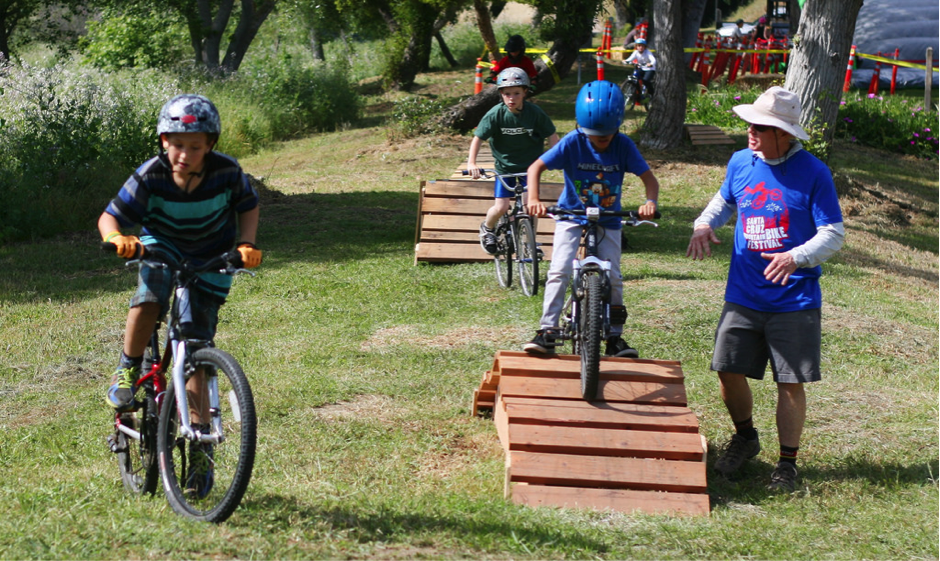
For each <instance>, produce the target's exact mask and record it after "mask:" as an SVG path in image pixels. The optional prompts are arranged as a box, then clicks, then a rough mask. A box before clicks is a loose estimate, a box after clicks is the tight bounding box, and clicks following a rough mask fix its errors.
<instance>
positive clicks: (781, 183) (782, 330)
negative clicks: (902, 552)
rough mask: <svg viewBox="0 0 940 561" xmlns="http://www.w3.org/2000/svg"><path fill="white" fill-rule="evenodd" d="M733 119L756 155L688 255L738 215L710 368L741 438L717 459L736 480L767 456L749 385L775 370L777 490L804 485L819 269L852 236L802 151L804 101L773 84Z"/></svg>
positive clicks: (825, 171)
mask: <svg viewBox="0 0 940 561" xmlns="http://www.w3.org/2000/svg"><path fill="white" fill-rule="evenodd" d="M734 112H735V113H737V115H738V116H739V117H741V118H742V119H743V120H745V121H746V122H747V123H748V129H747V148H746V149H744V150H740V151H738V152H736V153H735V154H734V155H733V156H732V157H731V160H730V161H729V162H728V169H727V174H726V176H725V180H724V183H722V185H721V189H720V190H719V191H718V193H717V194H715V196H714V198H712V200H711V202H710V203H709V204H708V206H707V207H706V208H705V210H704V211H703V212H702V214H701V215H700V216H699V217H698V218H697V219H696V220H695V224H694V230H693V233H692V238H691V240H690V241H689V248H688V251H687V252H686V255H687V256H688V257H691V258H692V259H704V258H705V257H706V256H710V255H711V244H717V243H720V242H719V240H718V238H717V237H716V236H715V233H714V229H715V228H718V227H720V226H721V225H723V224H724V223H725V222H727V221H728V219H729V218H730V217H731V216H732V215H733V214H734V213H735V212H737V215H738V219H737V222H736V224H735V231H734V249H733V251H732V254H731V265H730V267H729V271H728V283H727V286H726V289H725V304H724V308H723V310H722V313H721V319H720V320H719V322H718V328H717V330H716V332H715V349H714V354H713V356H712V363H711V368H712V370H714V371H717V372H718V378H719V381H720V385H721V397H722V400H723V401H724V403H725V406H726V407H727V408H728V413H730V415H731V420H732V421H733V422H734V426H735V434H734V435H733V436H732V437H731V440H730V442H729V443H728V445H727V446H726V448H725V449H724V451H723V452H722V454H721V455H720V456H719V458H718V460H717V461H716V462H715V470H716V471H717V472H718V473H719V474H721V475H723V476H725V477H729V476H731V475H732V474H734V473H735V472H737V471H738V469H739V468H741V466H742V465H744V463H745V462H746V461H747V460H748V459H750V458H753V457H754V456H757V454H758V453H759V452H760V450H761V447H760V442H759V440H758V437H757V430H756V429H755V428H754V424H753V419H752V411H753V406H754V400H753V396H752V394H751V390H750V386H749V382H748V379H753V380H761V379H763V377H764V372H765V369H766V367H767V364H768V363H769V364H770V367H771V371H772V372H773V378H774V381H775V382H776V383H777V390H778V397H777V411H776V420H777V433H778V438H779V443H780V456H779V459H778V461H777V464H776V467H775V468H774V471H773V473H772V474H771V479H770V486H769V487H770V488H771V489H773V490H784V491H792V490H794V489H795V488H796V477H797V470H796V457H797V450H798V449H799V446H800V436H801V435H802V432H803V424H804V421H805V419H806V394H805V391H804V384H805V383H808V382H816V381H819V380H820V379H821V374H820V354H821V353H820V346H821V344H820V341H821V325H820V309H821V307H822V294H821V291H820V287H819V277H820V275H821V274H822V270H821V267H820V265H821V264H822V263H823V262H824V261H826V260H827V259H828V258H829V257H831V256H832V255H833V254H834V253H835V252H836V251H838V250H839V248H841V247H842V242H843V239H844V237H845V229H844V228H843V225H842V211H841V209H840V208H839V200H838V197H837V195H836V190H835V185H834V183H833V181H832V174H831V173H830V171H829V168H828V167H827V166H826V164H824V163H823V162H821V161H820V160H819V159H817V158H816V157H815V156H813V155H812V154H810V153H809V152H807V151H806V150H804V149H803V146H802V144H800V142H799V141H800V140H806V139H808V138H809V136H808V135H807V134H806V131H804V130H803V128H802V127H800V125H799V120H800V100H799V98H798V97H797V96H796V95H795V94H793V93H792V92H789V91H787V90H785V89H783V88H781V87H778V86H774V87H772V88H770V89H768V90H767V91H766V92H764V93H763V94H761V96H760V97H758V98H757V101H755V102H754V104H753V105H738V106H736V107H734Z"/></svg>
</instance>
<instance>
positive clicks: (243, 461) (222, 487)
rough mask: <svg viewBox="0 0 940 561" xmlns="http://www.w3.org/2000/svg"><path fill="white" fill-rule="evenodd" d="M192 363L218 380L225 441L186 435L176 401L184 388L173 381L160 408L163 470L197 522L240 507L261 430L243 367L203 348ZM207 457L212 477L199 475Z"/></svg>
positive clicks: (166, 483)
mask: <svg viewBox="0 0 940 561" xmlns="http://www.w3.org/2000/svg"><path fill="white" fill-rule="evenodd" d="M192 363H193V366H194V367H195V368H197V369H200V368H201V369H203V370H204V371H205V374H206V379H207V380H208V379H209V378H210V377H211V376H216V377H217V379H218V384H219V411H218V413H217V414H218V415H219V416H220V417H221V421H222V432H223V435H224V437H225V439H224V440H223V441H222V442H219V443H218V444H214V445H211V447H207V445H206V444H197V443H193V442H190V441H189V439H187V438H186V437H184V436H183V435H182V434H181V433H180V419H179V413H178V408H177V405H176V392H177V391H179V388H175V387H174V385H173V384H170V386H169V387H168V388H167V392H166V398H165V399H164V402H163V409H162V411H161V412H160V430H159V438H158V446H159V450H160V474H161V475H162V477H163V489H164V491H165V492H166V497H167V500H168V501H169V503H170V506H171V507H173V510H174V511H176V512H177V513H179V514H181V515H183V516H186V517H188V518H193V519H196V520H201V521H206V522H222V521H223V520H225V519H227V518H228V517H229V516H231V514H232V512H234V511H235V509H236V508H237V507H238V504H239V503H240V502H241V499H242V497H243V496H244V494H245V490H246V489H247V488H248V482H249V480H250V479H251V472H252V468H253V467H254V460H255V443H256V434H257V419H256V417H255V405H254V398H253V397H252V394H251V388H250V386H249V385H248V379H247V378H246V377H245V374H244V372H243V371H242V369H241V366H239V364H238V362H237V361H236V360H235V359H234V358H233V357H232V356H231V355H229V354H228V353H226V352H224V351H222V350H219V349H216V348H211V347H210V348H204V349H199V350H197V351H196V352H194V353H193V354H192ZM183 391H185V388H183ZM213 414H216V413H215V412H213ZM206 461H208V463H209V465H210V466H211V468H210V472H209V473H210V475H209V476H208V478H205V477H202V475H201V473H199V472H196V473H194V472H195V471H196V468H197V467H198V466H199V464H201V463H203V462H206Z"/></svg>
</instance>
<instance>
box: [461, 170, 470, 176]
mask: <svg viewBox="0 0 940 561" xmlns="http://www.w3.org/2000/svg"><path fill="white" fill-rule="evenodd" d="M460 175H470V170H468V169H464V170H460Z"/></svg>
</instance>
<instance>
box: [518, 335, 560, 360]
mask: <svg viewBox="0 0 940 561" xmlns="http://www.w3.org/2000/svg"><path fill="white" fill-rule="evenodd" d="M556 344H557V343H556V342H555V337H554V336H552V335H549V334H548V333H545V330H544V329H539V330H538V331H536V332H535V339H532V340H531V341H529V342H528V343H526V344H525V345H524V346H523V347H522V350H524V351H525V352H527V353H536V354H543V355H552V354H555V345H556Z"/></svg>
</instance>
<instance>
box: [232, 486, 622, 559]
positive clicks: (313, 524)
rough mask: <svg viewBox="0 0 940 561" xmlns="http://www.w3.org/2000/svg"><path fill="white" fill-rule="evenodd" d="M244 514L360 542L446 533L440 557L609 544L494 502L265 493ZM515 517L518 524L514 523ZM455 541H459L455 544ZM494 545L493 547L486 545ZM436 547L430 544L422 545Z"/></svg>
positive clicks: (243, 521) (242, 520) (248, 520)
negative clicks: (437, 503) (443, 509)
mask: <svg viewBox="0 0 940 561" xmlns="http://www.w3.org/2000/svg"><path fill="white" fill-rule="evenodd" d="M242 507H243V508H246V509H247V510H250V511H253V512H257V513H264V514H263V515H262V516H264V518H265V521H266V523H267V525H268V527H271V526H272V525H273V526H283V528H285V529H287V528H290V529H291V530H292V531H296V530H297V529H298V527H297V526H298V520H300V521H305V522H301V528H300V529H301V530H303V529H304V528H303V527H304V526H307V528H308V529H309V531H310V532H311V533H313V532H316V533H320V532H322V531H324V529H323V528H322V525H323V524H327V525H329V527H330V529H331V530H333V531H348V532H349V536H350V538H351V539H354V540H356V541H357V542H359V543H362V544H369V543H372V544H382V543H403V544H408V543H409V541H412V540H420V541H421V543H424V544H428V543H431V544H433V543H435V541H438V540H436V539H435V537H434V536H429V535H428V534H429V533H434V532H439V533H441V534H445V535H446V536H442V537H441V539H440V540H439V542H440V543H441V544H443V545H442V546H441V550H442V551H441V553H446V551H448V550H450V549H453V548H459V549H463V548H466V547H468V546H469V547H474V548H477V549H479V550H483V551H486V550H489V549H492V548H494V547H496V544H499V547H500V550H503V551H505V550H506V547H505V546H506V544H512V543H517V544H519V549H520V550H523V549H525V550H531V549H536V548H541V547H553V546H554V547H557V544H564V548H565V549H566V550H569V551H571V550H574V551H590V552H599V553H603V552H605V551H607V550H608V545H607V544H605V543H604V542H602V541H598V540H595V539H591V538H589V537H587V536H585V535H584V534H583V533H581V532H579V531H577V530H576V529H572V528H571V527H570V526H569V525H565V526H564V527H562V525H561V524H559V525H558V527H546V526H540V525H538V524H533V523H532V521H531V518H530V517H525V519H524V520H523V519H522V516H523V515H522V514H514V511H513V509H515V508H516V507H513V506H511V505H509V504H506V505H505V508H502V507H500V508H498V510H497V511H493V505H492V503H480V504H479V505H477V506H474V505H473V504H469V503H468V504H467V505H466V509H465V510H461V511H459V512H457V511H454V512H453V513H451V514H447V513H444V514H438V513H433V512H426V511H425V512H411V511H405V510H402V507H394V506H392V507H390V506H388V505H378V506H374V507H372V506H370V507H366V508H368V510H366V509H360V508H357V507H355V506H334V507H326V508H319V507H317V506H311V505H306V504H303V503H301V502H299V501H297V500H296V499H294V498H293V497H289V496H284V495H275V494H266V495H263V496H261V497H257V496H255V497H250V498H247V499H246V500H245V501H243V503H242ZM517 518H518V520H517ZM228 523H229V524H233V525H243V526H244V527H246V528H254V527H255V526H256V525H257V520H255V519H254V517H252V516H240V517H239V516H236V517H234V518H233V519H231V520H230V521H229V522H228ZM455 540H459V541H458V542H456V543H455ZM487 544H493V545H487ZM425 547H429V548H430V549H435V547H434V546H433V545H431V546H425Z"/></svg>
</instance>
